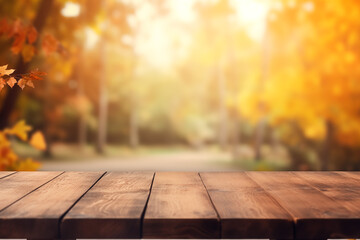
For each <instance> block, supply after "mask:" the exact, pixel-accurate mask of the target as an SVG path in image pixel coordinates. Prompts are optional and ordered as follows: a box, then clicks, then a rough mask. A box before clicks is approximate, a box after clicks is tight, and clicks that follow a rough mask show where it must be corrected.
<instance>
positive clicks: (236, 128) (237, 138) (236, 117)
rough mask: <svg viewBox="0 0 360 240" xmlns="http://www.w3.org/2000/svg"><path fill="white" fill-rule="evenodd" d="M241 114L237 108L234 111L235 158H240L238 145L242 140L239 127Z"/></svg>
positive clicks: (233, 136) (233, 145) (233, 142)
mask: <svg viewBox="0 0 360 240" xmlns="http://www.w3.org/2000/svg"><path fill="white" fill-rule="evenodd" d="M239 119H240V117H239V114H238V112H237V111H236V110H233V112H232V131H231V132H232V150H233V151H232V152H233V160H234V161H235V160H238V155H239V154H238V151H239V149H238V146H239V142H240V129H239Z"/></svg>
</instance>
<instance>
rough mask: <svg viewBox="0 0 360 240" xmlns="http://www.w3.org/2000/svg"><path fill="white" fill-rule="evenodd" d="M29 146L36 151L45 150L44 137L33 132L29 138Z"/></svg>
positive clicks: (39, 133) (38, 132)
mask: <svg viewBox="0 0 360 240" xmlns="http://www.w3.org/2000/svg"><path fill="white" fill-rule="evenodd" d="M30 145H31V146H33V147H34V148H36V149H39V150H45V149H46V143H45V138H44V135H43V134H42V133H41V132H40V131H37V132H35V133H34V134H33V135H32V136H31V139H30Z"/></svg>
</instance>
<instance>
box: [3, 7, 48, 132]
mask: <svg viewBox="0 0 360 240" xmlns="http://www.w3.org/2000/svg"><path fill="white" fill-rule="evenodd" d="M53 3H54V0H42V1H41V2H40V3H39V8H38V11H37V15H36V17H35V19H34V22H33V25H34V27H35V28H36V30H37V31H38V33H39V35H40V33H41V32H42V30H43V28H44V24H45V20H46V18H47V17H48V15H49V14H50V12H51V8H52V6H53ZM29 65H30V64H29V63H25V62H24V61H23V60H22V57H21V56H19V60H18V63H17V65H16V66H15V69H16V73H17V74H24V73H26V72H27V70H28V67H29ZM20 91H21V90H20V88H19V87H14V88H11V89H8V91H7V93H6V96H5V98H4V101H3V105H2V106H1V110H0V129H3V128H5V127H6V126H7V124H8V121H9V117H10V114H11V112H12V110H13V109H14V107H15V104H16V101H17V99H18V97H19V93H20Z"/></svg>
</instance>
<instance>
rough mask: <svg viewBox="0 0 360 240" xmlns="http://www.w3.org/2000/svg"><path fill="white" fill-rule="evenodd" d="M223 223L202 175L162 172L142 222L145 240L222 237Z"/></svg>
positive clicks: (157, 179) (155, 184)
mask: <svg viewBox="0 0 360 240" xmlns="http://www.w3.org/2000/svg"><path fill="white" fill-rule="evenodd" d="M219 237H220V224H219V221H218V218H217V214H216V211H215V209H214V208H213V206H212V203H211V201H210V199H209V196H208V194H207V192H206V189H205V187H204V185H203V184H202V181H201V179H200V176H199V175H198V174H197V173H194V172H187V173H180V172H171V173H167V172H160V173H156V174H155V179H154V183H153V187H152V191H151V194H150V199H149V202H148V205H147V209H146V212H145V217H144V221H143V238H219Z"/></svg>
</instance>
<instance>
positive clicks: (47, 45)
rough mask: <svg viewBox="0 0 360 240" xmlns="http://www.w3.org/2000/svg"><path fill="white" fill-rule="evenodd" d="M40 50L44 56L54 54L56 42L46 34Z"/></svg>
mask: <svg viewBox="0 0 360 240" xmlns="http://www.w3.org/2000/svg"><path fill="white" fill-rule="evenodd" d="M42 48H43V49H44V52H45V54H46V55H49V54H51V53H53V52H55V51H56V50H57V48H58V41H57V40H56V39H55V38H54V36H53V35H51V34H46V35H45V36H44V37H43V40H42Z"/></svg>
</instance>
